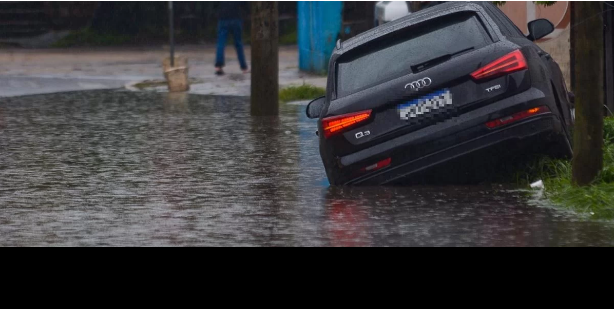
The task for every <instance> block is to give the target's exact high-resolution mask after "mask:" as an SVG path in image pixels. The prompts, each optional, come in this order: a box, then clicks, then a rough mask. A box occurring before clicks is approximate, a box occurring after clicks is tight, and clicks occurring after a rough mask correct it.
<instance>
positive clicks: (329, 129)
mask: <svg viewBox="0 0 614 309" xmlns="http://www.w3.org/2000/svg"><path fill="white" fill-rule="evenodd" d="M371 112H372V111H370V110H368V111H364V112H358V113H353V114H347V115H341V116H335V117H329V118H325V119H323V120H322V127H323V128H324V137H325V138H329V137H331V136H334V135H337V134H341V133H343V132H345V131H347V130H349V129H351V128H352V127H354V126H356V125H357V124H359V123H361V122H363V121H366V120H368V119H369V118H371Z"/></svg>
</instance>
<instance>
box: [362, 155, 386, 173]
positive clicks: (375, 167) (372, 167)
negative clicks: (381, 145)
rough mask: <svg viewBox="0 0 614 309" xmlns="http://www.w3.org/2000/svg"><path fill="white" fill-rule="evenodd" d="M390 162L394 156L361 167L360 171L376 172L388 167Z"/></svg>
mask: <svg viewBox="0 0 614 309" xmlns="http://www.w3.org/2000/svg"><path fill="white" fill-rule="evenodd" d="M390 163H392V158H388V159H386V160H383V161H380V162H377V163H376V164H373V165H370V166H367V167H365V168H363V169H361V170H360V171H361V172H363V173H366V172H374V171H377V170H381V169H382V168H384V167H388V166H389V165H390Z"/></svg>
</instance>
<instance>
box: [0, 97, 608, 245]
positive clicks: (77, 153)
mask: <svg viewBox="0 0 614 309" xmlns="http://www.w3.org/2000/svg"><path fill="white" fill-rule="evenodd" d="M304 108H305V107H304V106H301V105H291V104H286V105H283V106H282V108H281V113H282V114H281V116H280V117H279V118H254V117H250V116H249V101H248V100H247V99H245V98H232V97H206V96H193V95H173V94H165V93H133V92H125V91H90V92H75V93H64V94H53V95H40V96H29V97H18V98H11V99H0V246H612V245H613V244H614V224H613V223H611V222H607V221H606V222H601V221H592V220H585V219H582V218H580V217H578V216H576V215H574V214H570V213H566V212H564V211H562V210H559V209H557V208H554V207H552V205H548V203H547V202H545V201H543V200H540V199H539V198H537V197H536V194H535V193H532V192H529V191H526V190H520V189H518V188H515V187H514V186H509V185H505V186H503V185H488V186H462V187H458V186H441V187H437V186H435V187H434V186H414V187H381V188H330V187H329V185H328V182H327V180H326V176H325V174H324V170H323V166H322V163H321V162H320V158H319V154H318V144H317V137H316V136H315V134H314V132H315V122H314V121H313V120H308V119H306V117H305V116H304V112H303V111H304Z"/></svg>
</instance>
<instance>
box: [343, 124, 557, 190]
mask: <svg viewBox="0 0 614 309" xmlns="http://www.w3.org/2000/svg"><path fill="white" fill-rule="evenodd" d="M557 122H559V120H558V119H557V117H555V116H554V115H553V114H547V115H542V116H538V117H536V118H532V119H528V120H525V121H523V122H521V123H518V124H515V125H511V126H509V127H506V128H505V129H502V130H499V131H495V132H492V133H490V134H487V135H484V136H481V137H478V138H474V139H471V140H469V141H465V142H462V143H460V144H457V145H455V146H453V147H450V148H447V149H444V150H441V151H438V152H435V153H431V154H429V155H426V156H423V157H420V158H418V159H414V160H410V161H408V162H404V163H400V164H396V165H394V158H393V165H392V166H391V167H390V168H388V169H384V170H381V171H379V172H376V173H373V174H370V175H365V176H362V177H359V178H355V179H353V180H351V181H349V182H348V183H347V185H359V184H374V185H375V184H377V185H379V184H387V183H393V182H396V181H399V180H400V179H402V178H405V177H408V176H411V175H412V174H416V173H420V172H423V171H425V170H428V169H430V168H432V167H435V166H439V165H442V164H444V163H447V162H449V161H453V160H456V159H459V158H461V157H464V156H469V155H472V154H474V153H477V152H479V151H481V150H484V149H487V148H491V147H495V146H497V145H499V144H505V143H508V142H510V141H519V142H523V141H531V140H534V138H536V137H542V136H543V137H545V136H547V135H549V134H552V133H555V132H556V127H557ZM559 125H560V124H559ZM511 150H513V149H511Z"/></svg>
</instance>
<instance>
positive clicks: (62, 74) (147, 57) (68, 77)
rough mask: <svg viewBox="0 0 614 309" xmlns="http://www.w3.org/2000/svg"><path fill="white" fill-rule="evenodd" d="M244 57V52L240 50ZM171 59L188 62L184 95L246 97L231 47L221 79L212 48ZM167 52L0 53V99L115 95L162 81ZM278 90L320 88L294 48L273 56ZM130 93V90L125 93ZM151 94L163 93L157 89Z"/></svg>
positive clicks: (245, 78)
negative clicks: (93, 92) (89, 92)
mask: <svg viewBox="0 0 614 309" xmlns="http://www.w3.org/2000/svg"><path fill="white" fill-rule="evenodd" d="M245 52H246V54H247V55H248V59H249V55H250V49H249V47H247V48H246V50H245ZM177 55H180V56H185V57H187V58H188V61H189V66H190V71H189V75H190V78H193V79H196V80H197V81H198V83H197V84H193V85H192V87H191V90H190V93H194V94H208V95H239V96H249V94H250V77H251V75H250V74H242V73H241V71H240V69H239V64H238V61H237V57H236V53H235V51H234V48H233V47H230V46H229V47H228V48H227V49H226V63H227V64H226V68H225V71H226V73H227V74H226V75H225V76H222V77H218V76H215V74H214V72H215V71H214V63H215V47H214V46H210V45H208V46H204V45H202V46H182V47H179V48H178V50H177ZM164 57H168V49H163V48H161V47H155V48H98V49H94V48H91V49H66V50H59V49H43V50H28V49H4V50H0V64H1V65H0V97H8V96H19V95H29V94H42V93H53V92H63V91H77V90H96V89H117V88H121V87H124V86H129V85H134V84H136V83H140V82H143V81H156V80H164V75H163V72H162V59H163V58H164ZM279 82H280V86H281V87H284V86H289V85H302V84H303V83H305V84H310V85H314V86H319V87H326V77H321V76H314V75H310V74H307V73H303V72H299V70H298V50H297V48H296V47H281V48H280V51H279ZM128 88H129V89H131V90H136V89H134V88H132V87H128ZM153 90H155V91H165V87H157V88H155V89H153Z"/></svg>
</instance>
